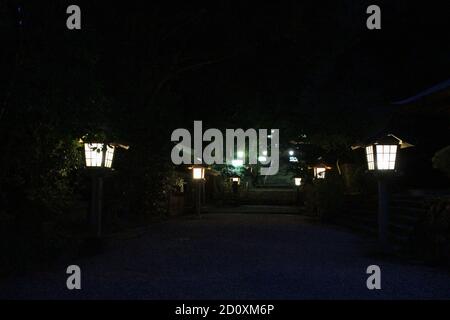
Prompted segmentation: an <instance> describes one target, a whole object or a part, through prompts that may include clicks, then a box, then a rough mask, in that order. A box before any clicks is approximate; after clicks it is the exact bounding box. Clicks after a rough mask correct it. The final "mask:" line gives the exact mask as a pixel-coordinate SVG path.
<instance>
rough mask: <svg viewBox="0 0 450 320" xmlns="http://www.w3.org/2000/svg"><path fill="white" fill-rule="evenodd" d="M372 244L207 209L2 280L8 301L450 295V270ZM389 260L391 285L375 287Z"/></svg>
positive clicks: (290, 222) (291, 218)
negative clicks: (75, 279)
mask: <svg viewBox="0 0 450 320" xmlns="http://www.w3.org/2000/svg"><path fill="white" fill-rule="evenodd" d="M366 242H367V241H366V240H365V239H363V238H360V237H359V236H357V235H354V234H351V233H349V232H347V231H345V230H340V229H338V228H334V227H326V226H321V225H314V224H310V223H308V222H307V221H306V220H305V219H304V218H302V217H300V216H297V215H289V214H255V213H253V214H238V213H236V214H232V213H228V214H209V215H208V214H207V215H204V216H203V217H202V218H201V219H194V218H183V219H176V220H171V221H167V222H163V223H158V224H155V225H152V226H151V228H150V230H149V231H148V232H146V233H145V234H143V235H141V236H140V237H136V238H131V239H122V240H113V241H111V242H110V243H109V244H108V247H107V249H106V250H105V252H104V253H102V254H99V255H97V256H95V257H91V258H83V259H79V260H77V261H71V262H70V263H71V264H77V265H79V266H80V267H81V271H82V290H72V291H70V290H67V289H66V279H67V275H66V273H65V271H66V267H67V265H59V266H55V267H54V268H53V269H52V270H51V271H48V272H39V273H35V274H30V275H26V276H21V277H17V278H13V279H7V280H5V281H3V282H0V298H3V299H5V298H6V299H11V298H13V299H17V298H19V299H23V298H27V299H30V298H31V299H80V298H81V299H353V298H357V299H380V298H382V299H392V298H394V299H396V298H413V299H422V298H424V299H429V298H440V299H448V298H450V272H445V271H442V270H437V269H433V268H429V267H424V266H419V265H408V264H404V263H399V262H395V261H389V260H383V259H380V258H375V257H373V256H371V255H370V254H369V253H368V249H367V244H366ZM373 264H375V265H379V266H380V268H381V272H382V276H381V282H382V289H381V290H368V289H367V288H366V279H367V277H368V275H367V274H366V268H367V267H368V266H369V265H373Z"/></svg>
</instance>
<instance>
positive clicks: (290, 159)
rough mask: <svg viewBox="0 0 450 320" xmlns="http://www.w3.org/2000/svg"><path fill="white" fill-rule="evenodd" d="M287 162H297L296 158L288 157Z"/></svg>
mask: <svg viewBox="0 0 450 320" xmlns="http://www.w3.org/2000/svg"><path fill="white" fill-rule="evenodd" d="M289 162H298V159H297V157H289Z"/></svg>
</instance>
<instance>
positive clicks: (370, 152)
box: [366, 144, 398, 171]
mask: <svg viewBox="0 0 450 320" xmlns="http://www.w3.org/2000/svg"><path fill="white" fill-rule="evenodd" d="M397 149H398V145H383V144H374V145H370V146H367V147H366V157H367V167H368V169H369V170H371V171H373V170H394V169H395V163H396V159H397Z"/></svg>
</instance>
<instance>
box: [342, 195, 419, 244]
mask: <svg viewBox="0 0 450 320" xmlns="http://www.w3.org/2000/svg"><path fill="white" fill-rule="evenodd" d="M377 201H378V198H377V196H361V195H357V196H347V197H346V199H345V204H344V207H343V210H342V215H341V216H340V217H338V218H337V220H336V222H337V223H338V224H340V225H343V226H346V227H348V228H350V229H352V230H354V231H357V232H361V233H364V234H367V235H369V236H373V237H376V236H377V232H378V230H377V228H378V222H377V213H378V202H377ZM425 214H426V207H425V205H424V198H423V197H420V196H411V195H393V196H392V197H391V199H390V203H389V238H390V241H391V242H392V243H393V244H396V245H398V246H400V247H403V246H404V245H406V244H407V243H408V240H409V239H410V236H411V235H412V234H413V232H414V229H415V227H416V225H417V223H418V221H419V219H420V218H421V217H422V216H423V215H425Z"/></svg>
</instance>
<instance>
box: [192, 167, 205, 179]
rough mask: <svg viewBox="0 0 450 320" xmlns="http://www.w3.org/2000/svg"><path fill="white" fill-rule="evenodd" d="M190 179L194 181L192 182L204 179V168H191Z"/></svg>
mask: <svg viewBox="0 0 450 320" xmlns="http://www.w3.org/2000/svg"><path fill="white" fill-rule="evenodd" d="M192 179H194V180H201V179H205V168H203V167H193V168H192Z"/></svg>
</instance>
